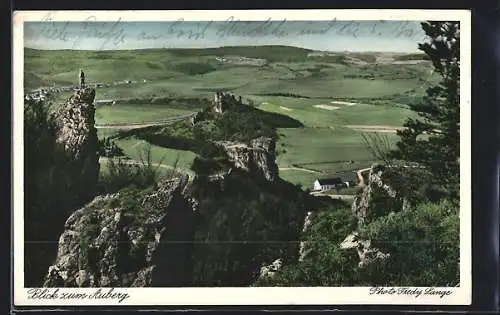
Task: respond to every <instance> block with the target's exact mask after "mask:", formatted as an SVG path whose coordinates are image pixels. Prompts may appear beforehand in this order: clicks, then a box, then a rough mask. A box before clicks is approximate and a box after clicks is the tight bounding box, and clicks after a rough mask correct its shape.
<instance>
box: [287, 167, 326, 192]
mask: <svg viewBox="0 0 500 315" xmlns="http://www.w3.org/2000/svg"><path fill="white" fill-rule="evenodd" d="M279 175H280V177H281V178H282V179H284V180H286V181H289V182H291V183H294V184H300V185H302V188H303V189H307V188H309V189H312V188H313V187H312V186H313V182H314V181H315V180H316V179H318V176H317V175H315V174H313V173H309V172H304V171H300V170H280V171H279Z"/></svg>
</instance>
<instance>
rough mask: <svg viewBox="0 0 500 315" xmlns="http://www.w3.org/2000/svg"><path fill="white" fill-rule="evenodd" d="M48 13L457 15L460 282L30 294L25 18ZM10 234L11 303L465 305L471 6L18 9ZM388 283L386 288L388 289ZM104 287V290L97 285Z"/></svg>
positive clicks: (75, 17)
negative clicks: (409, 289)
mask: <svg viewBox="0 0 500 315" xmlns="http://www.w3.org/2000/svg"><path fill="white" fill-rule="evenodd" d="M47 14H50V16H51V18H52V20H53V21H83V20H84V19H85V18H87V17H88V16H95V18H96V21H117V20H118V19H121V21H123V22H127V21H174V20H177V19H179V18H180V17H183V18H184V19H185V20H186V21H188V20H192V21H206V20H226V19H227V18H228V17H229V16H234V17H235V19H241V20H247V21H250V20H263V19H264V17H266V18H268V17H269V18H272V19H273V20H283V19H286V20H290V21H291V20H302V21H304V20H332V19H334V18H336V19H337V20H412V21H423V20H441V21H444V20H453V21H460V24H461V30H460V33H461V34H460V45H461V47H460V59H461V68H460V77H461V81H460V102H461V109H460V125H461V126H460V127H461V137H460V162H461V163H460V201H461V206H460V287H453V288H413V289H417V290H422V292H425V290H434V292H437V291H446V292H448V291H449V292H451V293H450V294H448V295H445V296H442V297H441V296H439V295H434V294H421V295H419V297H418V298H416V297H414V296H412V295H406V294H398V293H397V292H398V290H400V288H392V289H393V290H394V293H393V294H390V293H386V294H370V292H371V291H370V290H371V289H372V290H373V288H368V287H301V288H297V287H293V288H283V287H280V288H113V289H112V290H113V292H114V293H121V294H128V295H129V297H128V298H126V299H124V300H122V301H121V302H119V301H118V299H115V300H113V299H89V298H80V299H78V298H73V299H61V298H59V299H28V291H29V288H25V287H24V285H23V283H24V272H23V266H24V262H23V261H24V255H23V247H24V246H23V244H24V235H23V231H24V221H23V219H24V218H23V176H24V175H23V158H22V156H23V154H24V148H23V106H22V103H23V98H24V96H23V94H24V92H23V67H24V62H23V58H24V57H23V52H24V49H23V42H24V41H23V23H24V22H25V21H41V20H42V18H43V17H44V16H47ZM13 78H14V80H13V82H14V87H13V88H14V89H13V152H14V155H13V159H12V161H13V168H14V172H13V198H14V199H13V205H14V208H13V233H14V239H13V241H14V242H13V243H14V249H13V252H14V254H13V258H14V277H13V286H14V301H13V302H14V305H16V306H68V305H72V306H75V305H81V306H85V305H89V306H90V305H102V306H104V305H106V306H108V305H135V306H140V305H155V306H160V305H283V304H284V305H299V304H308V305H356V304H374V305H376V304H378V305H386V304H411V305H469V304H470V303H471V299H472V258H471V255H472V248H471V244H472V239H471V236H472V235H471V212H472V203H471V175H472V174H471V119H470V117H471V12H470V11H468V10H361V9H350V10H265V13H263V11H262V10H241V11H204V10H200V11H17V12H14V13H13ZM97 289H98V288H57V289H53V288H52V289H50V290H51V292H52V291H54V290H58V294H59V296H60V295H61V293H63V292H67V293H84V294H89V295H90V294H92V293H93V292H95V291H96V290H97ZM386 289H388V290H390V289H391V288H386ZM101 290H102V292H107V291H109V290H110V289H109V288H108V289H106V288H101Z"/></svg>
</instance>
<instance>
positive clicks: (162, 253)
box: [44, 177, 195, 287]
mask: <svg viewBox="0 0 500 315" xmlns="http://www.w3.org/2000/svg"><path fill="white" fill-rule="evenodd" d="M187 183H188V179H187V177H183V178H174V179H170V180H166V181H164V182H162V183H160V184H159V185H158V188H157V189H156V190H154V191H152V192H149V193H145V194H144V195H143V196H142V197H141V198H140V202H139V204H140V207H139V208H138V209H128V208H127V205H126V204H124V203H123V202H122V201H123V197H124V196H122V195H120V193H117V194H114V195H107V196H99V197H96V198H95V199H94V200H93V201H92V202H90V203H89V204H87V205H86V206H84V207H83V208H81V209H79V210H77V211H75V212H74V213H73V214H72V215H71V216H70V217H69V218H68V219H67V221H66V224H65V230H64V233H63V234H62V235H61V237H60V239H59V248H58V252H57V258H56V261H55V263H54V264H53V265H52V266H50V268H49V272H48V275H47V277H46V280H45V283H44V286H47V287H110V286H111V287H120V286H127V287H128V286H132V287H144V286H153V287H154V286H183V285H188V284H189V282H190V279H191V276H190V273H191V269H190V263H191V246H192V235H193V231H192V225H193V215H194V211H195V206H194V205H195V203H193V201H192V200H191V199H190V198H189V197H186V194H185V191H186V189H187V186H188V185H187Z"/></svg>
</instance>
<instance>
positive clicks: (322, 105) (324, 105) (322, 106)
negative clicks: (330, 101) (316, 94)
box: [314, 104, 340, 110]
mask: <svg viewBox="0 0 500 315" xmlns="http://www.w3.org/2000/svg"><path fill="white" fill-rule="evenodd" d="M314 107H316V108H321V109H326V110H336V109H339V108H340V107H338V106H332V105H326V104H320V105H314Z"/></svg>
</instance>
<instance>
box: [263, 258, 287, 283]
mask: <svg viewBox="0 0 500 315" xmlns="http://www.w3.org/2000/svg"><path fill="white" fill-rule="evenodd" d="M282 265H283V259H281V258H278V259H276V260H275V261H273V262H272V263H271V264H270V265H267V266H262V267H261V268H260V275H259V278H261V279H262V278H272V277H274V275H275V274H276V272H278V270H280V269H281V267H282Z"/></svg>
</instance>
